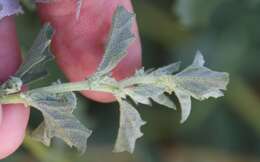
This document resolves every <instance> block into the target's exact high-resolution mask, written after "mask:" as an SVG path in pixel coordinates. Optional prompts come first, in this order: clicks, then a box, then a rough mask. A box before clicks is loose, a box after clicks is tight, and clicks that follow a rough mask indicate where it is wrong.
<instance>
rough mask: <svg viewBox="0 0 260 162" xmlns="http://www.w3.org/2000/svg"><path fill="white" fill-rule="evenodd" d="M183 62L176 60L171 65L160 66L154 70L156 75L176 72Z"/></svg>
mask: <svg viewBox="0 0 260 162" xmlns="http://www.w3.org/2000/svg"><path fill="white" fill-rule="evenodd" d="M180 65H181V62H175V63H172V64H170V65H167V66H164V67H161V68H158V69H157V70H155V71H153V72H152V73H153V74H154V75H170V74H173V73H174V72H177V71H179V69H180Z"/></svg>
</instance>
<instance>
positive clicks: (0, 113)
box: [0, 105, 3, 125]
mask: <svg viewBox="0 0 260 162" xmlns="http://www.w3.org/2000/svg"><path fill="white" fill-rule="evenodd" d="M2 114H3V113H2V106H1V105H0V125H1V123H2Z"/></svg>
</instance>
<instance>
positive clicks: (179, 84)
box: [173, 53, 229, 100]
mask: <svg viewBox="0 0 260 162" xmlns="http://www.w3.org/2000/svg"><path fill="white" fill-rule="evenodd" d="M203 65H204V59H203V56H202V54H201V53H197V54H196V56H195V59H194V62H193V64H192V65H190V66H189V67H187V68H186V69H184V70H183V71H181V72H180V73H178V74H176V75H175V76H174V78H173V84H175V85H176V88H177V89H178V90H181V91H183V92H185V93H187V94H189V95H191V96H192V97H194V98H196V99H198V100H203V99H206V98H209V97H219V96H222V92H221V91H222V90H226V86H227V84H228V82H229V75H228V74H227V73H224V72H217V71H212V70H210V69H208V68H206V67H204V66H203Z"/></svg>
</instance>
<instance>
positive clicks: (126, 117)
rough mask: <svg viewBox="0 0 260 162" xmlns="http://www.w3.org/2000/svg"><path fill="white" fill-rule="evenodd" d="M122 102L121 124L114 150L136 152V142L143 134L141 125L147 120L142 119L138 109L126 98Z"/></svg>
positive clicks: (120, 102)
mask: <svg viewBox="0 0 260 162" xmlns="http://www.w3.org/2000/svg"><path fill="white" fill-rule="evenodd" d="M119 104H120V125H119V130H118V135H117V139H116V144H115V147H114V152H123V151H128V152H130V153H133V152H134V148H135V142H136V140H137V139H138V138H140V137H142V136H143V133H142V132H141V130H140V129H141V127H142V126H143V125H144V124H145V122H144V121H143V120H142V119H141V117H140V114H139V113H138V112H137V111H136V109H135V108H134V107H133V106H132V105H130V104H129V103H127V102H126V101H124V100H119Z"/></svg>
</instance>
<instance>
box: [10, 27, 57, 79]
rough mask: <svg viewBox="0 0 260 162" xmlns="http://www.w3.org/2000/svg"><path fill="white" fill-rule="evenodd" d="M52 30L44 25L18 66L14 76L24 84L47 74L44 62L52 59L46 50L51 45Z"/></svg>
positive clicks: (48, 50)
mask: <svg viewBox="0 0 260 162" xmlns="http://www.w3.org/2000/svg"><path fill="white" fill-rule="evenodd" d="M52 35H53V29H52V27H51V26H50V25H49V24H45V25H44V26H43V28H42V29H41V31H40V33H39V34H38V36H37V38H36V40H35V41H34V43H33V45H32V47H31V49H30V50H29V52H28V55H27V57H26V58H25V62H24V63H23V64H22V65H21V66H20V68H19V69H18V71H17V72H16V73H15V76H16V77H18V78H21V79H22V81H23V82H24V83H28V82H31V81H33V80H36V79H38V78H41V77H43V76H45V75H46V74H47V70H46V66H45V64H46V62H48V61H50V60H52V59H53V55H52V54H51V52H50V49H49V48H48V47H49V45H50V43H51V38H52Z"/></svg>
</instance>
